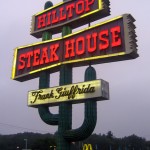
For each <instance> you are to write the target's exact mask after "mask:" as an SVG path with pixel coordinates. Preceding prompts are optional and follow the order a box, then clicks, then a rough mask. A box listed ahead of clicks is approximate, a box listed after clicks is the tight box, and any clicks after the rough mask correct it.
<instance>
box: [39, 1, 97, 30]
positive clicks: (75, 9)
mask: <svg viewBox="0 0 150 150" xmlns="http://www.w3.org/2000/svg"><path fill="white" fill-rule="evenodd" d="M94 1H95V0H85V1H83V0H80V1H73V2H72V3H71V4H68V5H64V6H62V7H59V8H56V9H52V10H51V11H49V12H46V13H44V14H42V15H39V16H38V17H37V29H42V28H44V27H46V26H50V25H54V24H57V23H59V22H61V21H67V20H68V19H72V18H73V15H74V14H76V15H77V16H78V15H83V14H85V13H87V12H89V11H90V10H91V6H92V4H93V3H94Z"/></svg>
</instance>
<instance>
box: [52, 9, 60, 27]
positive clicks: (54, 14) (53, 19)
mask: <svg viewBox="0 0 150 150" xmlns="http://www.w3.org/2000/svg"><path fill="white" fill-rule="evenodd" d="M58 21H59V18H58V16H57V13H56V10H53V11H52V24H54V23H57V22H58Z"/></svg>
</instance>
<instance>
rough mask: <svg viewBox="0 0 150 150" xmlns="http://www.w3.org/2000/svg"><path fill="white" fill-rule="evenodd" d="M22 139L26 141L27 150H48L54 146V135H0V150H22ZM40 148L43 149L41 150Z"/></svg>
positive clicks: (23, 146) (23, 141) (23, 144)
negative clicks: (28, 149)
mask: <svg viewBox="0 0 150 150" xmlns="http://www.w3.org/2000/svg"><path fill="white" fill-rule="evenodd" d="M24 139H27V140H28V148H30V149H33V150H38V149H39V150H49V149H48V148H47V147H48V146H49V147H50V145H56V143H55V138H54V135H52V134H39V133H19V134H14V135H0V150H22V149H24V148H25V140H24ZM35 145H36V146H35ZM38 147H39V148H38ZM41 147H44V148H45V149H41ZM46 148H47V149H46Z"/></svg>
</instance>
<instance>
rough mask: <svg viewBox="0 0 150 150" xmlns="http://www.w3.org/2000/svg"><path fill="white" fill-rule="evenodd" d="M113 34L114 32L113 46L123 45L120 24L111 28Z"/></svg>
mask: <svg viewBox="0 0 150 150" xmlns="http://www.w3.org/2000/svg"><path fill="white" fill-rule="evenodd" d="M110 31H111V34H112V43H111V46H112V47H116V46H120V45H121V37H120V32H121V29H120V26H116V27H114V28H111V30H110Z"/></svg>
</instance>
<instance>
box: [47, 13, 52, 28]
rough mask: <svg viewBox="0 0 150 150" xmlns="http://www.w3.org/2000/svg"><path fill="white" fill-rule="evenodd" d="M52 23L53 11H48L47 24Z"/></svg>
mask: <svg viewBox="0 0 150 150" xmlns="http://www.w3.org/2000/svg"><path fill="white" fill-rule="evenodd" d="M50 24H51V12H49V13H47V26H48V25H50Z"/></svg>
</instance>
